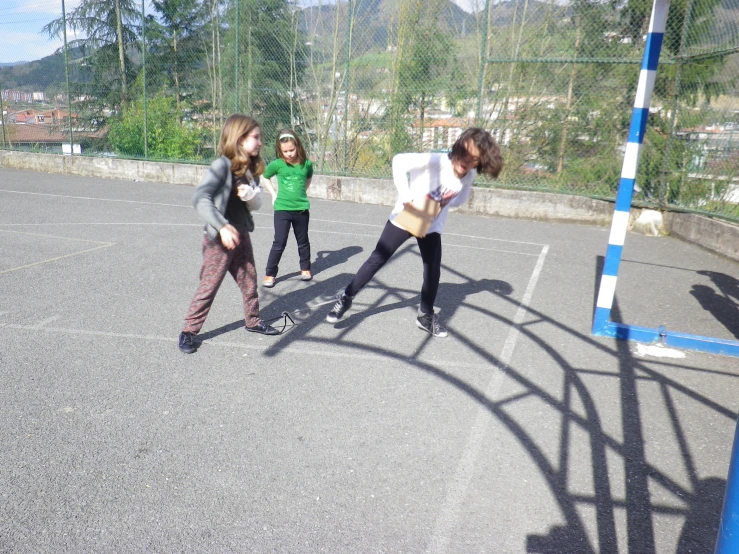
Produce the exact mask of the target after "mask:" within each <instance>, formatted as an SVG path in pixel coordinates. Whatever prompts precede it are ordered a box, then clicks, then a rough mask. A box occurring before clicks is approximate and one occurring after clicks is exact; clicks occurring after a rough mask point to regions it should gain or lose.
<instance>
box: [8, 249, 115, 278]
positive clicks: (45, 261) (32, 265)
mask: <svg viewBox="0 0 739 554" xmlns="http://www.w3.org/2000/svg"><path fill="white" fill-rule="evenodd" d="M114 244H115V243H114V242H111V243H108V244H104V245H102V246H96V247H95V248H88V249H87V250H80V251H79V252H72V253H71V254H65V255H64V256H57V257H56V258H49V259H48V260H41V261H40V262H34V263H32V264H27V265H21V266H18V267H11V268H10V269H4V270H2V271H0V275H2V274H4V273H11V272H12V271H18V270H19V269H28V268H29V267H34V266H36V265H41V264H46V263H49V262H56V261H58V260H63V259H64V258H71V257H72V256H79V255H80V254H85V253H86V252H93V251H94V250H101V249H103V248H108V247H110V246H113V245H114Z"/></svg>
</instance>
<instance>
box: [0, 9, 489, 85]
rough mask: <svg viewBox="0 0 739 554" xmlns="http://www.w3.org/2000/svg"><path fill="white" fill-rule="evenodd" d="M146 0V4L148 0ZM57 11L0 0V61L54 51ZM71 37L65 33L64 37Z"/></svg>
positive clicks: (28, 58) (58, 40) (57, 43)
mask: <svg viewBox="0 0 739 554" xmlns="http://www.w3.org/2000/svg"><path fill="white" fill-rule="evenodd" d="M99 1H104V0H99ZM146 1H147V6H148V3H149V0H146ZM453 2H454V3H455V4H457V5H458V6H460V7H461V8H462V9H465V10H467V11H471V9H473V8H474V6H475V3H476V2H477V3H479V5H484V0H453ZM79 3H80V0H65V2H64V6H65V9H66V11H67V13H69V12H70V11H72V10H73V9H74V8H76V7H77V6H78V5H79ZM299 3H300V4H301V5H303V6H307V5H311V4H316V3H317V1H316V0H301V1H300V2H299ZM324 3H326V2H325V0H324ZM148 9H149V8H148V7H147V10H148ZM61 13H62V0H0V63H11V62H19V61H31V60H37V59H39V58H43V57H44V56H48V55H50V54H52V53H54V52H55V51H56V50H57V49H58V48H60V47H61V46H62V40H61V37H59V38H55V39H49V38H48V37H47V36H45V35H42V34H41V28H42V27H43V26H44V25H46V24H47V23H48V22H49V21H52V20H53V19H56V18H58V17H59V16H60V15H61ZM73 38H74V36H72V35H67V39H68V40H72V39H73ZM0 86H2V83H0Z"/></svg>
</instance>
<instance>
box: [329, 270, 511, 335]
mask: <svg viewBox="0 0 739 554" xmlns="http://www.w3.org/2000/svg"><path fill="white" fill-rule="evenodd" d="M396 291H397V289H396ZM483 291H488V292H491V293H493V294H495V295H505V296H508V295H510V294H511V293H512V292H513V287H512V286H511V285H510V283H507V282H505V281H498V280H496V279H480V280H479V281H467V282H466V283H440V284H439V290H438V292H437V295H436V302H435V303H434V304H435V306H436V308H439V309H440V310H441V311H442V312H443V314H444V315H443V318H444V319H445V320H448V319H451V317H452V316H453V315H454V313H455V312H456V311H457V309H458V308H459V306H460V305H462V304H463V303H464V302H465V300H466V299H467V297H468V296H470V295H473V294H477V293H480V292H483ZM388 292H392V289H388ZM397 292H400V291H397ZM420 302H421V293H420V292H419V293H416V294H415V295H414V296H412V297H411V298H407V299H405V300H401V301H398V302H393V303H391V304H385V305H382V306H374V307H371V308H368V309H365V310H363V311H361V312H356V313H350V314H349V316H348V317H347V318H346V319H343V320H341V321H339V322H338V323H336V324H335V327H336V328H337V329H344V328H346V327H349V326H352V325H357V324H358V323H360V322H361V321H363V320H364V319H366V318H368V317H371V316H373V315H378V314H381V313H385V312H389V311H392V310H399V309H403V308H407V307H409V306H414V307H416V308H418V306H419V304H420Z"/></svg>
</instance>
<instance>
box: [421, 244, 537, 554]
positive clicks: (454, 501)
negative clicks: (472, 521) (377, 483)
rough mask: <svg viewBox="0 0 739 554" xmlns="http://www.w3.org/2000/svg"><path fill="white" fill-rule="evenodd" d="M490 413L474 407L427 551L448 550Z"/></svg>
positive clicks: (489, 393)
mask: <svg viewBox="0 0 739 554" xmlns="http://www.w3.org/2000/svg"><path fill="white" fill-rule="evenodd" d="M548 251H549V246H544V247H543V248H542V249H541V253H540V254H539V259H538V261H537V262H536V266H535V267H534V271H533V272H532V273H531V277H530V278H529V283H528V285H527V286H526V292H525V293H524V295H523V299H522V300H521V304H520V305H519V307H518V310H516V315H515V316H514V317H513V325H512V326H511V329H510V331H509V332H508V336H507V337H506V340H505V343H504V345H503V351H502V353H501V355H500V363H499V365H498V368H497V369H498V371H496V372H495V374H494V375H493V376H492V378H491V379H490V382H489V383H488V386H487V387H486V389H485V396H486V397H487V398H489V399H492V398H495V396H497V395H498V393H499V392H500V388H501V386H502V384H503V377H504V376H505V374H506V368H507V366H508V364H509V363H510V361H511V358H512V357H513V350H514V349H515V347H516V342H517V341H518V337H519V336H520V335H521V331H520V328H521V324H522V323H523V320H524V318H525V317H526V312H527V311H528V306H529V303H530V302H531V298H532V296H533V295H534V289H535V288H536V283H537V282H538V280H539V276H540V275H541V271H542V268H543V267H544V260H545V259H546V256H547V252H548ZM492 417H493V416H492V414H491V413H490V411H489V410H488V409H487V408H486V407H484V406H480V407H478V409H477V416H476V418H475V423H474V424H473V426H472V430H471V431H470V434H469V437H468V439H467V444H466V446H465V448H464V450H463V451H462V455H461V457H460V460H459V463H458V465H457V470H456V472H455V474H454V477H453V478H452V481H451V483H450V484H449V487H448V489H447V491H448V492H447V496H446V499H445V501H444V504H443V506H442V508H441V511H440V513H439V516H438V518H437V520H436V524H435V526H434V532H433V534H432V535H431V540H430V541H429V546H428V548H427V550H426V551H427V552H429V553H433V554H441V553H443V552H446V551H447V547H448V546H449V542H450V540H451V537H452V532H453V531H454V529H455V528H456V526H457V520H458V519H459V512H460V509H461V507H462V503H463V501H464V499H465V497H466V496H467V489H468V488H469V485H470V482H471V481H472V476H473V474H474V470H475V466H476V464H477V458H478V457H479V455H480V449H481V448H482V443H483V440H484V438H485V433H486V432H487V431H488V428H489V427H490V423H491V421H492Z"/></svg>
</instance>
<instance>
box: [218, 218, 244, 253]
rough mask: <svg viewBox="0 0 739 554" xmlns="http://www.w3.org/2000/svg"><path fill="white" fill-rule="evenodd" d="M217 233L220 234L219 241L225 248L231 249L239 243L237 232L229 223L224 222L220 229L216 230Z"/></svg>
mask: <svg viewBox="0 0 739 554" xmlns="http://www.w3.org/2000/svg"><path fill="white" fill-rule="evenodd" d="M218 234H219V235H220V236H221V243H222V244H223V246H224V247H225V248H226V250H233V249H234V248H236V247H237V246H238V245H239V242H240V240H239V232H238V231H237V230H236V228H235V227H234V226H233V225H231V224H230V223H226V224H225V225H224V226H223V227H221V230H220V231H218Z"/></svg>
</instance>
